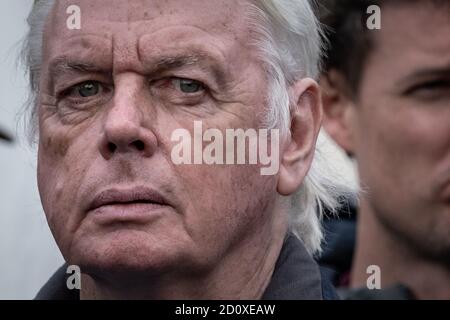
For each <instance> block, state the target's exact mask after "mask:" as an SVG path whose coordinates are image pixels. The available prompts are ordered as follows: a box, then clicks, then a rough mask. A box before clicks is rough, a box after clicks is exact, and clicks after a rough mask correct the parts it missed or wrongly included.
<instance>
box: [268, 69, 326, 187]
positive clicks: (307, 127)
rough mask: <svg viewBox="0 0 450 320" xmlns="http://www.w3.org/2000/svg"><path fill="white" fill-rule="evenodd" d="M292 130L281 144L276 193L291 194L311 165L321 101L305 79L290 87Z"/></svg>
mask: <svg viewBox="0 0 450 320" xmlns="http://www.w3.org/2000/svg"><path fill="white" fill-rule="evenodd" d="M290 96H291V101H294V102H295V105H293V106H291V127H290V131H289V135H288V137H287V139H286V142H285V143H284V144H283V149H282V150H281V154H280V158H281V163H280V173H279V179H278V185H277V191H278V193H279V194H281V195H284V196H288V195H291V194H293V193H294V192H295V191H296V190H297V189H298V188H299V187H300V185H301V183H302V182H303V180H304V179H305V176H306V174H307V172H308V170H309V168H310V166H311V162H312V160H313V157H314V151H315V148H316V141H317V138H318V136H319V131H320V127H321V123H322V114H323V110H322V101H321V95H320V89H319V85H318V84H317V82H316V81H314V80H313V79H309V78H305V79H302V80H299V81H297V82H296V84H295V85H294V86H292V87H291V91H290Z"/></svg>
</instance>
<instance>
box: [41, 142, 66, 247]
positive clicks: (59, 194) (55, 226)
mask: <svg viewBox="0 0 450 320" xmlns="http://www.w3.org/2000/svg"><path fill="white" fill-rule="evenodd" d="M42 139H43V140H41V141H40V143H39V150H38V168H37V175H38V176H37V178H38V188H39V194H40V197H41V202H42V206H43V209H44V212H45V215H46V218H47V222H48V224H49V227H50V230H51V231H52V234H53V236H54V238H55V240H56V242H57V243H58V246H59V247H60V249H61V251H63V252H64V250H63V247H65V246H66V240H67V239H65V238H66V237H67V235H68V232H67V229H68V228H70V223H69V221H68V214H69V211H68V210H69V208H68V203H70V201H68V200H69V199H67V196H66V195H65V194H64V190H65V188H64V187H67V186H65V183H64V180H65V177H66V176H67V174H68V172H67V170H66V169H64V165H63V163H64V155H65V153H66V152H67V148H65V150H64V153H61V149H59V150H58V149H57V148H56V149H55V145H54V143H55V141H54V140H53V139H52V138H45V137H43V138H42Z"/></svg>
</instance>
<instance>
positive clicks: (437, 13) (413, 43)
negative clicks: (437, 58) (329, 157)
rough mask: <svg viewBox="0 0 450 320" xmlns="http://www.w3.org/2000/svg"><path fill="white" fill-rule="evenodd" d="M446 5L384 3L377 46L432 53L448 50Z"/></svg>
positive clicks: (449, 23) (449, 16)
mask: <svg viewBox="0 0 450 320" xmlns="http://www.w3.org/2000/svg"><path fill="white" fill-rule="evenodd" d="M449 8H450V5H443V6H442V7H441V6H438V5H433V4H431V2H430V1H423V2H422V1H418V2H414V3H412V4H403V5H388V6H386V7H385V8H384V11H383V25H382V29H381V30H380V32H379V34H378V36H379V37H378V42H377V47H378V46H381V47H383V46H384V47H389V48H392V47H395V46H397V47H398V49H400V48H404V49H405V51H407V50H410V49H411V48H413V47H414V48H416V50H423V51H429V52H430V53H434V54H436V55H441V54H442V53H445V52H447V53H450V50H449V49H450V37H449V36H448V35H449V34H450V11H448V12H447V11H446V10H448V9H449Z"/></svg>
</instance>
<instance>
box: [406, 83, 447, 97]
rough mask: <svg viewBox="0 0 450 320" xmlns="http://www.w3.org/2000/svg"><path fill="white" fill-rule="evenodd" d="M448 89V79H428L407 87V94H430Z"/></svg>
mask: <svg viewBox="0 0 450 320" xmlns="http://www.w3.org/2000/svg"><path fill="white" fill-rule="evenodd" d="M449 90H450V80H435V81H429V82H425V83H422V84H419V85H417V86H414V87H413V88H411V89H409V90H408V92H407V93H409V94H430V93H436V92H444V91H449Z"/></svg>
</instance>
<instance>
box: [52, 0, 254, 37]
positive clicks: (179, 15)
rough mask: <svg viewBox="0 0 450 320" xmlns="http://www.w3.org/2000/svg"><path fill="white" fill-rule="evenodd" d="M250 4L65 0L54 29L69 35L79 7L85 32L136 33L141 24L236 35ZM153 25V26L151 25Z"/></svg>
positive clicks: (57, 8) (57, 10) (231, 0)
mask: <svg viewBox="0 0 450 320" xmlns="http://www.w3.org/2000/svg"><path fill="white" fill-rule="evenodd" d="M248 3H249V1H248V0H226V1H224V0H190V1H185V0H164V1H161V0H133V1H123V0H108V1H105V0H75V1H73V0H63V1H57V4H56V6H55V8H54V9H53V14H52V21H51V25H52V27H53V28H54V29H55V30H54V31H56V32H58V33H59V32H62V33H63V34H65V33H67V31H70V30H67V29H68V28H65V26H66V22H67V20H68V18H69V16H70V14H69V13H68V8H70V7H71V6H74V5H75V6H78V7H79V8H80V13H81V15H80V16H81V29H83V28H87V29H89V28H100V29H102V24H103V25H104V28H105V29H106V28H110V27H111V25H112V24H115V25H117V28H122V29H130V30H131V29H133V28H135V27H136V26H137V25H139V24H147V27H148V26H153V25H154V27H155V28H156V27H157V24H162V23H165V24H168V25H170V24H186V25H195V26H198V27H199V28H204V29H205V30H210V31H216V30H224V29H227V31H233V30H236V29H239V27H243V26H244V24H243V23H242V22H244V19H243V17H244V14H243V10H241V9H242V6H243V5H245V4H248ZM152 23H153V25H151V24H152Z"/></svg>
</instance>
